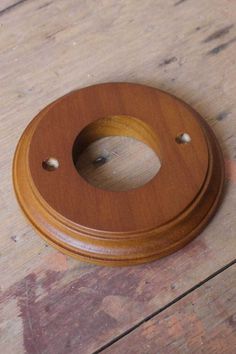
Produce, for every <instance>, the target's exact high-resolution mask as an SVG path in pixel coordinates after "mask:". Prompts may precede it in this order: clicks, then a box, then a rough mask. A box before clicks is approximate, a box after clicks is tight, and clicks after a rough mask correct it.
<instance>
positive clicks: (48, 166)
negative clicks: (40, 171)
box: [42, 157, 59, 171]
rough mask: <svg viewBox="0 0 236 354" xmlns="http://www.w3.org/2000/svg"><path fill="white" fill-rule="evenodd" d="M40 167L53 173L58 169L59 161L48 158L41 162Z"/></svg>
mask: <svg viewBox="0 0 236 354" xmlns="http://www.w3.org/2000/svg"><path fill="white" fill-rule="evenodd" d="M42 166H43V168H44V169H45V170H46V171H55V170H56V169H57V168H58V167H59V161H58V160H57V159H55V158H54V157H49V158H48V159H46V160H44V161H43V163H42Z"/></svg>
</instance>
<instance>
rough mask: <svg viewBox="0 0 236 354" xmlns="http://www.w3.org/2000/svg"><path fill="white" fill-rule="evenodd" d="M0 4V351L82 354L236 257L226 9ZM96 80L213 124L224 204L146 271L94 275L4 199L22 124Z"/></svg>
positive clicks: (234, 7) (235, 147)
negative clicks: (181, 107)
mask: <svg viewBox="0 0 236 354" xmlns="http://www.w3.org/2000/svg"><path fill="white" fill-rule="evenodd" d="M3 4H5V5H6V6H7V7H8V10H6V11H4V9H3V8H2V7H1V12H0V14H1V16H0V23H1V27H0V30H1V34H0V51H1V55H0V67H1V70H0V80H1V91H0V100H1V105H0V113H1V114H0V124H1V142H0V144H1V145H0V148H1V155H0V168H1V183H0V193H1V198H0V209H1V214H0V228H1V232H0V235H1V236H0V237H1V244H0V247H1V249H0V254H1V258H0V265H1V311H0V324H1V351H2V352H3V353H6V354H8V353H16V352H17V353H19V354H21V353H25V352H26V353H47V354H48V353H50V354H51V353H52V354H54V353H83V354H86V353H91V352H93V351H96V350H97V349H98V348H100V347H102V346H103V345H105V344H106V343H109V342H110V341H112V340H113V339H114V338H115V337H117V336H119V335H121V334H122V333H123V332H124V331H127V330H129V329H130V328H131V327H132V326H134V325H136V324H137V323H139V322H140V321H142V320H143V319H144V318H146V317H147V316H149V315H151V314H152V313H153V312H155V311H158V310H159V309H161V308H162V307H163V306H166V305H167V304H169V303H170V302H171V301H173V300H174V299H175V298H176V297H178V296H180V295H181V294H183V293H184V292H185V291H187V290H189V289H190V288H192V287H193V286H195V285H196V284H198V283H199V282H201V281H202V280H204V279H205V278H207V277H209V276H210V275H211V274H212V273H214V272H215V271H217V270H219V269H220V268H222V267H224V266H225V265H226V264H228V263H229V262H231V261H232V260H233V259H234V258H235V247H236V239H235V229H236V218H235V209H236V122H235V114H236V102H235V94H236V80H235V48H236V47H235V46H236V25H235V23H236V2H234V1H228V0H212V1H204V0H199V1H197V2H196V1H191V0H186V1H178V0H173V1H172V0H168V1H154V0H147V1H139V0H137V1H123V0H121V1H112V0H111V1H105V0H104V1H98V2H96V3H95V2H93V1H75V0H66V1H65V0H57V1H50V0H38V1H33V0H26V1H19V4H18V5H15V6H11V5H12V4H14V3H13V1H10V0H9V1H6V0H4V1H3ZM1 6H2V2H1ZM105 81H113V82H114V81H129V82H138V83H143V84H148V85H151V86H154V87H159V88H161V89H164V90H166V91H168V92H170V93H172V94H175V95H176V96H178V97H180V98H181V99H183V100H185V101H186V102H187V103H189V104H190V105H192V106H193V108H195V109H196V110H197V111H199V113H200V114H201V115H202V116H203V117H204V118H205V119H206V120H207V121H208V123H209V124H210V125H211V126H212V128H213V130H214V132H215V133H216V136H217V137H218V139H219V142H220V144H221V146H222V149H223V152H224V157H225V161H226V168H227V178H228V180H227V184H226V187H225V197H224V200H223V203H222V206H221V207H220V209H219V211H218V212H217V214H216V216H215V218H214V219H213V220H212V222H211V223H210V225H209V226H208V227H207V228H206V229H205V230H204V232H203V233H202V234H201V235H200V236H199V237H198V238H197V239H196V240H194V241H193V242H192V243H191V244H190V245H188V246H186V247H185V248H184V249H183V250H181V251H179V252H177V253H176V254H174V255H172V256H170V257H167V258H165V259H162V260H160V261H157V262H155V263H152V264H149V265H145V266H138V267H129V268H123V269H117V268H116V269H114V268H103V267H97V266H92V265H87V264H82V263H80V262H78V261H75V260H72V259H70V258H67V257H66V256H64V255H62V254H60V253H57V252H56V251H54V250H53V249H52V248H50V247H46V246H45V244H44V243H43V241H42V240H40V238H39V237H38V236H36V234H35V232H34V231H33V230H32V228H31V226H28V224H27V223H26V221H25V219H24V218H23V216H22V215H21V213H20V211H19V208H18V205H17V202H16V200H15V196H14V194H13V188H12V182H11V166H12V157H13V153H14V150H15V147H16V143H17V141H18V139H19V137H20V134H21V133H22V131H23V129H24V128H25V127H26V125H27V123H29V122H30V120H31V119H32V118H33V117H34V116H35V115H36V114H37V113H38V112H39V111H40V110H41V109H42V108H43V107H45V106H46V105H47V104H48V103H50V102H51V101H53V100H54V99H56V98H58V97H60V96H62V95H63V94H65V93H67V92H69V91H71V90H74V89H76V88H80V87H83V86H88V85H91V84H95V83H99V82H105ZM223 274H224V273H223ZM170 309H171V307H170ZM168 311H170V310H168ZM193 320H194V314H193Z"/></svg>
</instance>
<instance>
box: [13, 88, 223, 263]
mask: <svg viewBox="0 0 236 354" xmlns="http://www.w3.org/2000/svg"><path fill="white" fill-rule="evenodd" d="M109 136H126V137H131V138H134V139H137V140H140V141H142V142H143V143H145V144H147V145H148V146H149V148H151V149H153V151H154V152H156V154H157V155H158V156H159V157H160V160H161V168H160V170H159V172H158V175H156V176H155V177H154V178H152V179H151V180H150V181H149V182H148V183H146V184H145V185H143V186H141V187H139V188H138V189H137V188H136V189H134V188H132V189H130V190H127V191H125V192H124V191H122V192H119V191H116V192H114V191H108V190H103V189H101V188H96V187H94V186H93V185H91V184H90V183H87V182H86V181H85V180H84V179H83V178H81V176H80V175H79V174H78V173H77V170H76V168H75V165H76V163H77V160H78V156H79V154H81V153H82V152H83V151H84V150H85V149H86V148H87V147H88V146H89V145H90V144H91V143H94V142H95V141H97V140H98V139H101V138H104V137H109ZM186 137H187V138H186ZM97 158H100V156H99V155H98V157H97ZM50 159H51V161H55V162H56V161H57V165H55V168H54V170H53V171H52V170H51V168H52V164H51V165H49V169H48V168H45V164H46V166H48V162H50ZM136 159H137V161H138V157H137V158H136ZM73 162H74V163H73ZM13 179H14V186H15V191H16V195H17V198H18V201H19V203H20V205H21V207H22V209H23V211H24V212H25V214H26V216H27V217H28V219H29V220H30V221H31V223H32V224H33V225H34V226H35V228H36V229H37V230H38V231H39V232H40V233H41V234H42V236H43V237H44V238H45V239H46V240H47V241H49V243H50V244H53V245H54V246H55V247H57V248H58V249H59V250H61V251H64V252H65V253H67V254H69V255H72V256H75V257H78V258H79V259H81V260H86V261H89V262H94V263H98V264H108V265H129V264H138V263H145V262H149V261H152V260H154V259H157V258H160V257H163V256H166V255H168V254H170V253H172V252H174V251H176V250H178V249H180V248H181V247H183V246H185V245H186V244H187V243H188V242H189V241H191V240H192V239H193V238H194V237H196V236H197V235H198V233H199V232H200V231H201V230H202V228H203V227H204V226H205V225H206V223H207V222H208V221H209V218H210V217H211V216H212V214H213V213H214V211H215V209H216V207H217V206H218V203H219V200H220V196H221V193H222V190H223V183H224V165H223V158H222V154H221V151H220V148H219V146H218V144H217V142H216V138H215V136H214V135H213V132H212V131H211V129H210V127H209V126H208V125H207V123H206V122H204V120H203V119H202V118H201V117H200V116H199V115H198V114H197V113H196V112H194V111H193V110H192V109H191V108H190V107H189V106H187V105H186V104H185V103H183V102H181V101H180V100H178V99H177V98H175V97H173V96H171V95H169V94H167V93H165V92H163V91H160V90H158V89H155V88H151V87H148V86H144V85H138V84H129V83H105V84H100V85H95V86H90V87H87V88H84V89H80V90H78V91H74V92H73V93H71V94H68V95H66V96H64V97H62V98H60V99H58V100H57V101H55V102H54V103H52V104H50V105H49V106H48V107H46V108H45V109H44V110H43V111H42V112H41V113H39V114H38V115H37V117H36V118H35V119H34V120H33V121H32V122H31V123H30V124H29V126H28V127H27V129H26V130H25V132H24V133H23V135H22V137H21V140H20V142H19V144H18V147H17V150H16V153H15V159H14V165H13Z"/></svg>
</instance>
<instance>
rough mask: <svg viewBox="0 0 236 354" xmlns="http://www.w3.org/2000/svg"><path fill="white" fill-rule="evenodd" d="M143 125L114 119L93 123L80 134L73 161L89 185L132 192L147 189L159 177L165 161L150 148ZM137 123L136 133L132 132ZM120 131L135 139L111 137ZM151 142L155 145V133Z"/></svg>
mask: <svg viewBox="0 0 236 354" xmlns="http://www.w3.org/2000/svg"><path fill="white" fill-rule="evenodd" d="M133 119H134V120H135V121H132V120H133ZM131 121H132V123H131ZM98 122H100V125H99V124H98ZM137 122H138V125H137ZM139 122H141V121H139V120H137V119H135V118H131V117H126V116H113V117H109V118H103V119H100V120H98V121H96V122H95V123H92V124H90V125H89V126H87V127H86V128H85V129H84V130H83V131H82V132H81V133H80V134H79V136H78V138H77V139H76V142H75V144H74V148H73V159H74V164H75V167H76V169H77V171H78V172H79V174H80V175H81V176H82V177H83V178H84V179H85V180H86V181H87V182H88V183H90V184H92V185H93V186H95V187H97V188H101V189H105V190H110V191H128V190H131V189H134V188H138V187H141V186H143V185H144V184H146V183H147V182H149V181H150V180H151V179H152V178H153V177H154V176H156V174H157V173H158V171H159V169H160V167H161V162H160V159H159V157H158V156H157V154H156V152H155V151H154V149H153V148H151V147H150V146H149V145H147V143H146V140H147V137H148V134H147V133H148V130H146V129H145V125H143V122H142V123H141V125H140V126H139V124H140V123H139ZM117 123H118V124H117ZM127 123H129V124H128V125H127ZM133 123H135V127H136V130H135V131H132V128H134V126H133ZM127 127H129V129H128V130H127ZM137 128H139V129H140V131H139V129H138V131H137ZM117 129H118V130H117ZM148 129H150V128H148ZM124 130H126V131H124ZM118 131H119V133H125V134H129V135H132V136H124V135H112V136H109V132H110V133H111V132H112V133H113V134H115V133H116V132H117V133H118ZM150 132H151V130H150ZM142 134H143V135H144V136H145V139H144V140H145V142H144V141H142ZM102 135H105V136H102ZM106 135H108V136H106ZM137 135H138V138H139V139H137ZM147 142H148V141H147ZM150 143H151V145H152V143H153V135H152V134H151V135H150Z"/></svg>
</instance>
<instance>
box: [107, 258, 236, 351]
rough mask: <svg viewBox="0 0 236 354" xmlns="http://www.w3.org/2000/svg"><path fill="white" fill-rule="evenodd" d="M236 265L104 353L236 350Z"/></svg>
mask: <svg viewBox="0 0 236 354" xmlns="http://www.w3.org/2000/svg"><path fill="white" fill-rule="evenodd" d="M235 279H236V265H234V266H232V267H231V268H229V269H226V270H225V271H223V272H222V273H221V274H220V275H217V276H216V277H215V278H213V279H211V280H209V281H208V282H207V283H205V284H204V285H202V286H201V287H200V288H198V289H196V290H195V291H193V292H192V293H190V294H188V295H186V296H185V297H184V298H183V299H181V300H180V301H178V302H177V303H175V304H174V305H172V306H171V307H170V308H168V309H166V310H165V311H163V312H162V313H160V314H159V315H157V316H155V317H154V318H153V319H151V320H149V321H147V322H145V323H144V324H142V325H141V326H140V327H139V328H137V329H136V330H135V331H134V332H133V333H131V334H128V335H127V336H125V337H124V338H122V339H121V340H120V341H119V342H117V343H116V344H114V345H112V346H111V347H110V348H109V349H106V350H104V351H103V353H104V354H108V353H110V354H120V353H126V354H156V353H162V354H182V353H206V354H215V353H222V354H233V353H234V352H235V348H236V283H235Z"/></svg>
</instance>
